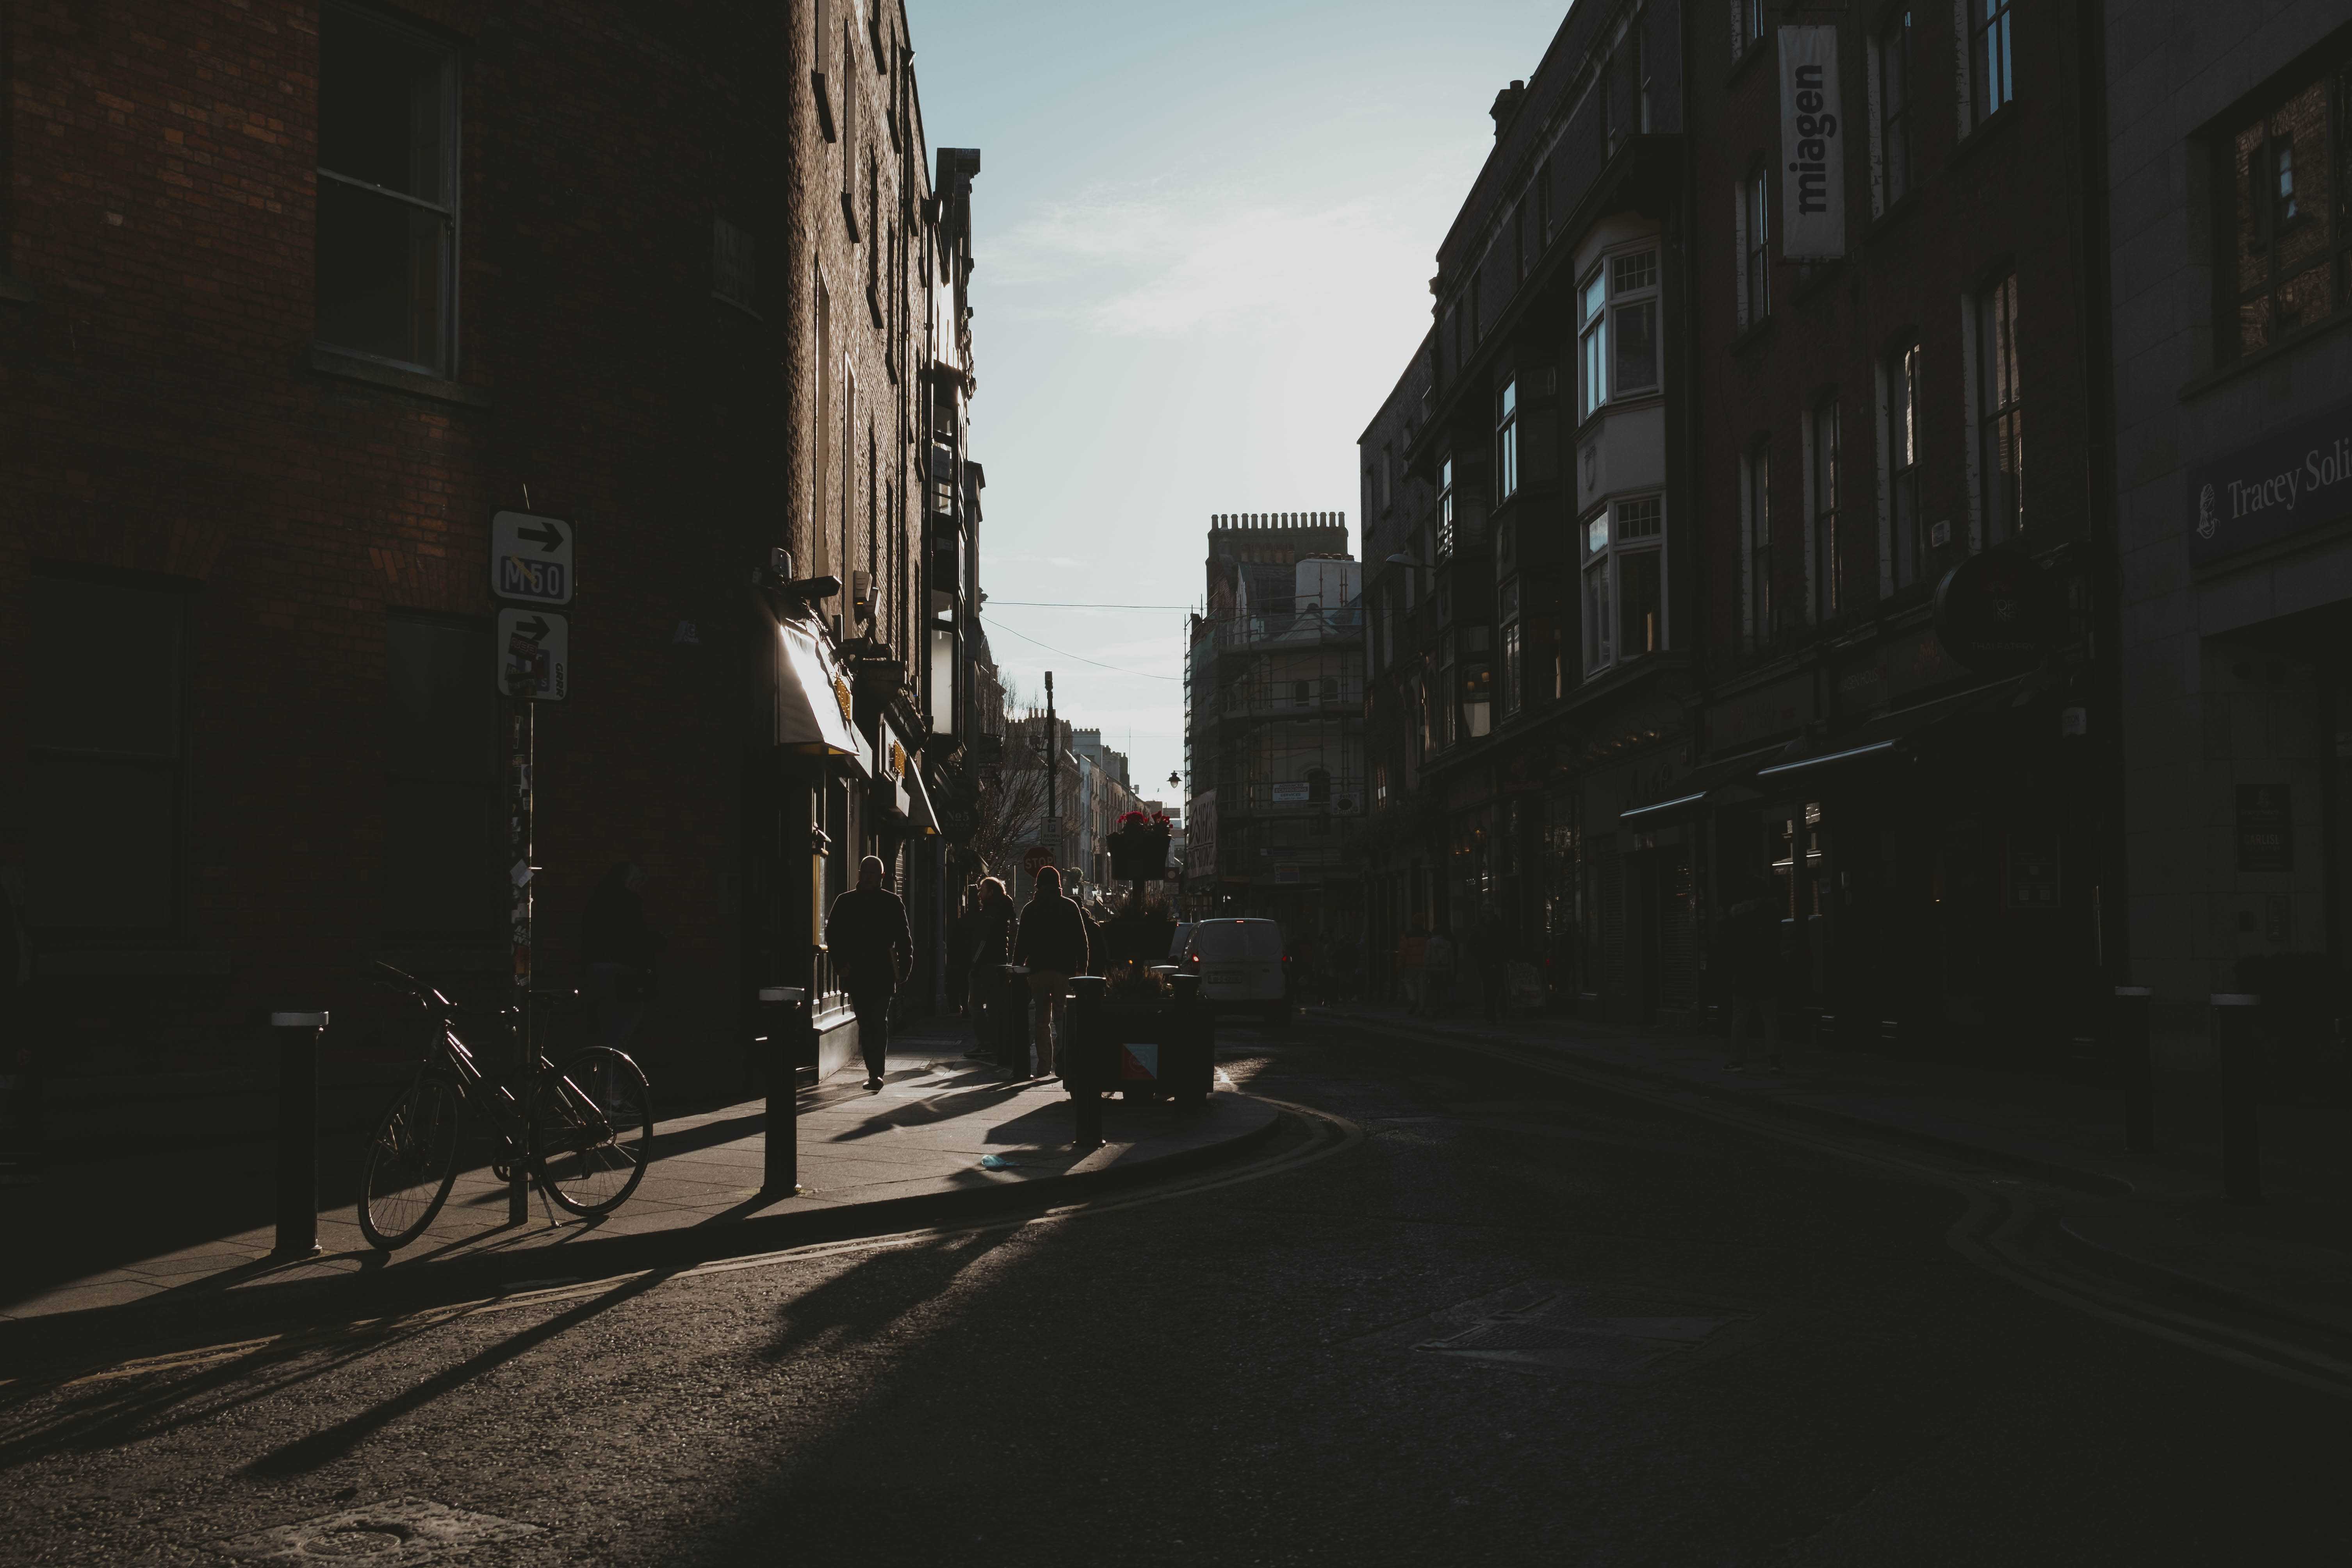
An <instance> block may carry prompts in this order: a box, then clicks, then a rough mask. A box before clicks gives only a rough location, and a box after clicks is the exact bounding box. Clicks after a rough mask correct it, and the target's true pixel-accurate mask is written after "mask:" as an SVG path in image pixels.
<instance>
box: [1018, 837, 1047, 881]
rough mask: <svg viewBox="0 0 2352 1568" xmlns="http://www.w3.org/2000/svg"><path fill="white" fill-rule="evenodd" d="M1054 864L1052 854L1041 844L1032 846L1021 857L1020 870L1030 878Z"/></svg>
mask: <svg viewBox="0 0 2352 1568" xmlns="http://www.w3.org/2000/svg"><path fill="white" fill-rule="evenodd" d="M1053 863H1054V852H1053V851H1052V850H1050V849H1048V848H1046V847H1045V846H1044V845H1043V844H1032V845H1031V846H1029V850H1028V853H1026V854H1024V855H1023V856H1022V857H1021V868H1022V869H1023V870H1024V871H1026V872H1027V873H1028V874H1029V875H1031V876H1032V877H1034V876H1035V875H1036V874H1037V873H1038V872H1040V871H1042V870H1044V869H1045V868H1046V867H1048V866H1050V865H1052V864H1053Z"/></svg>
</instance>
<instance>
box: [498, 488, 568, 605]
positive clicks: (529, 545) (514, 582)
mask: <svg viewBox="0 0 2352 1568" xmlns="http://www.w3.org/2000/svg"><path fill="white" fill-rule="evenodd" d="M490 592H491V593H493V594H495V595H498V596H499V598H501V599H521V600H525V601H527V602H529V603H530V604H534V605H568V604H570V603H571V602H572V525H571V524H570V523H568V522H565V521H562V519H561V518H553V517H533V516H532V515H531V514H530V513H529V512H527V511H502V512H500V513H499V514H498V515H497V516H496V517H494V518H492V519H490Z"/></svg>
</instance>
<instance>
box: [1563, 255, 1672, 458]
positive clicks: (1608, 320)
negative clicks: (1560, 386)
mask: <svg viewBox="0 0 2352 1568" xmlns="http://www.w3.org/2000/svg"><path fill="white" fill-rule="evenodd" d="M1577 316H1578V334H1579V335H1578V349H1579V352H1578V356H1577V357H1578V362H1579V372H1580V379H1581V381H1582V383H1583V386H1582V393H1581V397H1582V413H1583V416H1585V417H1590V416H1591V415H1592V414H1593V413H1595V412H1596V411H1597V410H1599V408H1600V407H1601V405H1603V404H1605V403H1608V402H1610V401H1612V400H1613V399H1618V398H1625V397H1634V396H1639V395H1643V394H1645V393H1652V392H1655V391H1656V390H1657V389H1658V253H1657V252H1656V251H1654V250H1643V251H1639V252H1636V253H1634V254H1633V255H1630V256H1614V257H1611V258H1608V259H1607V260H1606V261H1604V262H1602V263H1601V265H1600V266H1599V267H1596V268H1593V269H1592V272H1591V275H1590V276H1589V277H1587V278H1586V279H1585V280H1584V285H1583V287H1582V288H1581V289H1580V290H1579V291H1578V295H1577Z"/></svg>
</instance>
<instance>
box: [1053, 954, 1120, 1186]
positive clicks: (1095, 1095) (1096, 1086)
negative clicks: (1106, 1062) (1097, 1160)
mask: <svg viewBox="0 0 2352 1568" xmlns="http://www.w3.org/2000/svg"><path fill="white" fill-rule="evenodd" d="M1108 984H1109V982H1108V980H1106V979H1105V978H1104V977H1103V976H1101V975H1099V974H1078V975H1073V976H1072V977H1071V979H1070V990H1071V991H1072V992H1073V993H1074V994H1075V1000H1073V1001H1072V1002H1071V1004H1070V1012H1069V1018H1070V1027H1069V1032H1068V1035H1067V1037H1066V1038H1065V1039H1064V1040H1063V1041H1062V1047H1063V1055H1064V1057H1065V1058H1066V1059H1065V1060H1064V1061H1063V1062H1062V1064H1061V1068H1062V1081H1063V1082H1064V1083H1066V1084H1067V1085H1068V1086H1069V1089H1070V1094H1071V1097H1072V1098H1073V1099H1074V1100H1076V1102H1077V1103H1076V1114H1075V1116H1074V1117H1073V1121H1074V1123H1075V1125H1076V1138H1075V1139H1074V1142H1075V1143H1076V1147H1077V1151H1078V1152H1079V1153H1081V1154H1086V1153H1091V1152H1093V1151H1095V1150H1097V1149H1099V1148H1101V1147H1102V1146H1103V1106H1102V1086H1103V1078H1104V1074H1103V1071H1102V1058H1103V1040H1102V1034H1103V1016H1102V1010H1103V989H1104V987H1105V986H1106V985H1108Z"/></svg>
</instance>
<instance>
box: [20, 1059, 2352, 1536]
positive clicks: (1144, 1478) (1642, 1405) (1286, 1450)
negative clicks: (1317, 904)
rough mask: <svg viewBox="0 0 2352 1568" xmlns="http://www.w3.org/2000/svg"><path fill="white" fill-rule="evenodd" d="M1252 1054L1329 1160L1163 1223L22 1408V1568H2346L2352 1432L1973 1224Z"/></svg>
mask: <svg viewBox="0 0 2352 1568" xmlns="http://www.w3.org/2000/svg"><path fill="white" fill-rule="evenodd" d="M1223 1043H1224V1045H1225V1047H1226V1056H1227V1060H1226V1064H1225V1066H1226V1070H1227V1071H1228V1073H1229V1074H1231V1075H1232V1076H1233V1077H1234V1079H1236V1080H1237V1081H1239V1082H1241V1083H1243V1084H1244V1086H1245V1087H1247V1088H1249V1089H1253V1090H1254V1091H1255V1092H1258V1093H1261V1094H1265V1095H1267V1096H1270V1097H1272V1098H1274V1099H1276V1100H1283V1101H1286V1102H1289V1103H1291V1104H1294V1105H1296V1106H1298V1107H1302V1108H1307V1110H1311V1111H1313V1112H1319V1113H1321V1114H1319V1115H1302V1116H1301V1117H1300V1118H1299V1121H1298V1123H1297V1129H1296V1130H1294V1131H1287V1132H1286V1134H1285V1138H1284V1140H1283V1141H1281V1142H1277V1143H1276V1145H1274V1146H1271V1147H1267V1148H1264V1149H1261V1150H1259V1151H1257V1152H1252V1153H1250V1154H1247V1155H1244V1156H1243V1157H1242V1161H1241V1163H1236V1164H1234V1165H1231V1166H1228V1167H1225V1168H1223V1169H1222V1170H1220V1171H1218V1172H1215V1173H1211V1174H1210V1175H1209V1176H1206V1177H1198V1178H1195V1179H1194V1180H1193V1181H1192V1183H1191V1184H1189V1185H1188V1186H1187V1187H1185V1188H1184V1189H1182V1190H1180V1191H1178V1192H1175V1193H1160V1192H1154V1193H1146V1194H1121V1195H1120V1196H1119V1198H1118V1199H1117V1200H1116V1201H1114V1202H1111V1203H1108V1204H1105V1205H1098V1206H1097V1208H1095V1209H1094V1210H1092V1211H1089V1212H1085V1213H1081V1214H1076V1215H1066V1216H1057V1217H1053V1218H1048V1219H1044V1220H1038V1221H1033V1222H1030V1223H1027V1224H1020V1225H997V1226H992V1227H986V1228H975V1229H968V1230H961V1231H955V1232H947V1233H940V1234H933V1235H925V1236H920V1237H906V1238H897V1239H896V1240H894V1241H892V1242H889V1243H887V1244H877V1243H866V1244H852V1245H848V1246H842V1247H827V1248H816V1249H809V1250H807V1251H804V1252H802V1253H797V1254H790V1255H782V1256H779V1257H775V1258H765V1259H757V1260H737V1261H736V1262H735V1263H734V1264H731V1265H727V1266H720V1267H706V1268H701V1269H695V1270H688V1271H684V1272H680V1273H677V1274H671V1275H662V1276H638V1277H633V1278H630V1279H619V1280H597V1281H586V1282H583V1283H580V1284H576V1285H571V1286H566V1287H561V1288H552V1289H546V1290H543V1291H541V1292H539V1293H537V1294H534V1295H527V1296H523V1297H520V1298H509V1299H507V1300H503V1301H500V1302H497V1303H489V1304H476V1305H473V1306H470V1307H467V1306H453V1307H452V1308H451V1309H450V1310H445V1311H438V1312H427V1313H421V1314H417V1315H415V1316H414V1317H412V1318H410V1319H407V1320H404V1321H400V1322H396V1323H392V1324H387V1325H378V1326H373V1327H360V1328H351V1327H340V1328H339V1327H336V1326H332V1325H320V1326H318V1327H317V1328H316V1329H315V1330H314V1331H310V1332H302V1333H295V1334H292V1335H289V1336H287V1337H285V1338H281V1339H278V1340H274V1341H270V1342H266V1343H262V1344H257V1345H249V1346H245V1347H236V1346H196V1345H191V1346H183V1347H177V1351H178V1352H179V1353H176V1354H174V1355H173V1356H171V1357H169V1358H166V1359H164V1360H162V1361H159V1362H152V1363H147V1364H145V1365H143V1366H113V1367H108V1368H105V1369H104V1370H102V1371H101V1372H100V1373H99V1374H98V1375H95V1376H89V1377H85V1378H83V1379H82V1380H80V1381H77V1382H71V1383H66V1382H60V1381H59V1380H58V1377H57V1375H56V1369H55V1368H48V1369H39V1368H0V1373H14V1374H16V1381H15V1382H14V1383H11V1384H6V1385H5V1386H0V1527H5V1528H0V1562H5V1563H106V1564H115V1563H227V1562H230V1561H232V1559H231V1558H230V1557H228V1556H225V1555H223V1554H222V1553H221V1552H219V1551H218V1550H217V1549H216V1543H219V1542H239V1543H240V1544H241V1549H242V1550H245V1551H247V1552H262V1551H266V1550H269V1549H272V1548H274V1547H278V1546H284V1547H287V1548H288V1549H289V1550H294V1551H299V1552H307V1553H308V1556H307V1557H303V1558H298V1559H290V1560H316V1559H317V1558H318V1557H320V1556H323V1555H333V1556H337V1557H340V1558H342V1559H345V1560H366V1559H370V1558H373V1559H377V1560H382V1561H403V1562H407V1561H446V1562H466V1563H481V1564H506V1563H517V1564H521V1563H532V1564H537V1563H548V1564H554V1563H563V1564H575V1563H832V1562H840V1563H957V1564H963V1563H972V1564H1003V1565H1006V1568H1013V1565H1019V1568H1029V1565H1030V1564H1034V1563H1039V1562H1046V1561H1077V1560H1084V1561H1090V1562H1097V1563H1444V1564H1462V1563H1593V1564H1684V1563H1692V1564H1742V1563H1776V1564H1777V1563H1789V1564H1804V1565H1808V1568H1811V1565H1827V1564H1872V1565H1885V1564H1913V1563H1922V1564H1927V1563H1936V1564H1940V1563H1953V1564H1982V1563H2001V1564H2011V1563H2068V1564H2086V1563H2133V1564H2148V1563H2263V1564H2270V1563H2346V1562H2352V1524H2348V1523H2347V1511H2352V1505H2347V1496H2352V1493H2347V1485H2346V1479H2345V1478H2346V1477H2347V1474H2352V1464H2347V1460H2352V1436H2347V1432H2348V1431H2352V1423H2347V1420H2346V1415H2347V1403H2346V1402H2345V1401H2344V1400H2343V1399H2342V1398H2340V1397H2338V1396H2336V1395H2335V1394H2329V1393H2326V1392H2324V1391H2319V1390H2315V1389H2311V1388H2305V1387H2300V1386H2296V1385H2294V1384H2290V1383H2287V1382H2284V1381H2281V1380H2278V1379H2275V1378H2271V1377H2266V1376H2263V1375H2262V1374H2260V1373H2256V1372H2252V1371H2249V1370H2246V1369H2245V1368H2243V1367H2241V1366H2237V1365H2232V1364H2230V1363H2227V1362H2225V1361H2222V1360H2219V1359H2216V1358H2214V1357H2212V1356H2209V1355H2205V1354H2200V1353H2199V1352H2197V1351H2196V1350H2194V1349H2191V1348H2186V1347H2183V1346H2181V1345H2178V1344H2173V1343H2168V1342H2164V1341H2161V1340H2159V1339H2157V1338H2154V1337H2151V1336H2149V1335H2147V1334H2145V1333H2141V1332H2137V1331H2134V1330H2132V1329H2130V1328H2128V1327H2125V1326H2119V1325H2118V1324H2116V1322H2113V1321H2106V1320H2105V1319H2102V1318H2100V1317H2097V1316H2094V1315H2090V1314H2088V1313H2085V1312H2083V1311H2079V1310H2073V1309H2071V1308H2070V1307H2069V1306H2068V1305H2066V1304H2065V1303H2064V1302H2063V1301H2059V1300H2050V1299H2046V1298H2045V1297H2043V1296H2042V1295H2037V1294H2035V1293H2033V1292H2032V1291H2030V1290H2027V1289H2021V1288H2020V1287H2019V1286H2018V1285H2017V1284H2016V1283H2014V1282H2013V1281H2011V1279H2004V1278H2001V1277H2000V1276H1999V1275H1997V1274H1996V1273H1993V1272H1990V1271H1988V1270H1987V1269H1986V1268H1980V1267H1979V1266H1977V1265H1976V1264H1975V1263H1972V1262H1971V1261H1969V1258H1966V1257H1964V1256H1963V1255H1962V1253H1961V1252H1960V1251H1959V1250H1957V1249H1956V1248H1955V1247H1954V1246H1953V1245H1952V1244H1951V1242H1950V1241H1949V1240H1948V1235H1947V1233H1948V1231H1950V1230H1951V1229H1952V1228H1953V1226H1954V1225H1955V1222H1956V1220H1957V1219H1958V1217H1959V1216H1960V1213H1961V1210H1962V1208H1963V1207H1964V1205H1963V1203H1962V1200H1961V1199H1960V1198H1959V1197H1958V1196H1956V1195H1955V1194H1953V1192H1952V1191H1950V1190H1949V1189H1948V1188H1946V1187H1942V1186H1938V1185H1937V1184H1934V1183H1932V1182H1925V1181H1920V1180H1916V1179H1911V1178H1908V1177H1905V1176H1903V1175H1901V1174H1900V1173H1892V1172H1890V1171H1889V1170H1887V1169H1886V1168H1885V1167H1883V1166H1877V1167H1874V1166H1871V1165H1867V1164H1857V1163H1853V1162H1851V1161H1848V1160H1845V1159H1843V1158H1841V1157H1839V1156H1838V1155H1837V1154H1835V1153H1833V1152H1827V1151H1824V1150H1822V1149H1821V1148H1818V1147H1808V1146H1806V1145H1805V1144H1803V1143H1802V1142H1788V1141H1784V1140H1780V1139H1775V1138H1771V1137H1767V1136H1761V1135H1759V1134H1758V1133H1756V1132H1754V1131H1748V1130H1744V1129H1741V1128H1738V1127H1736V1126H1727V1125H1724V1124H1723V1123H1721V1122H1720V1121H1714V1120H1709V1119H1707V1118H1706V1117H1702V1116H1693V1115H1688V1114H1685V1113H1683V1112H1681V1111H1678V1110H1674V1109H1672V1108H1664V1107H1660V1106H1657V1105H1654V1104H1651V1103H1647V1102H1644V1101H1641V1100H1629V1099H1626V1098H1622V1097H1618V1096H1614V1095H1611V1094H1608V1093H1606V1092H1603V1091H1599V1090H1595V1089H1590V1088H1583V1087H1579V1086H1577V1085H1573V1084H1568V1083H1563V1082H1560V1081H1559V1080H1556V1079H1546V1078H1542V1077H1538V1076H1536V1075H1534V1074H1532V1073H1521V1072H1518V1071H1517V1069H1512V1068H1498V1067H1494V1066H1491V1065H1484V1064H1480V1063H1478V1062H1476V1061H1475V1060H1474V1059H1472V1058H1463V1057H1443V1056H1438V1055H1433V1054H1431V1053H1428V1052H1424V1051H1419V1050H1409V1049H1405V1048H1402V1047H1391V1046H1386V1045H1376V1044H1372V1043H1369V1042H1365V1041H1362V1040H1359V1039H1351V1038H1348V1037H1338V1036H1334V1037H1321V1036H1316V1035H1312V1034H1303V1035H1299V1036H1295V1037H1278V1036H1272V1035H1258V1034H1255V1033H1252V1032H1249V1031H1244V1030H1240V1029H1229V1030H1228V1031H1226V1034H1225V1037H1224V1042H1223ZM104 1361H105V1358H104V1357H103V1356H100V1357H98V1358H97V1359H96V1360H94V1361H91V1362H89V1363H87V1364H85V1365H84V1366H83V1368H82V1369H81V1370H83V1371H85V1372H87V1371H88V1370H89V1367H90V1366H103V1363H104ZM403 1500H406V1501H403ZM436 1505H437V1506H436ZM448 1510H457V1511H454V1512H453V1511H448ZM301 1521H324V1522H310V1523H306V1524H304V1525H303V1530H302V1531H292V1532H287V1533H283V1534H279V1535H276V1536H265V1537H257V1536H256V1535H255V1534H254V1532H257V1531H268V1530H270V1529H272V1528H274V1527H278V1526H285V1525H289V1524H295V1523H299V1522H301ZM520 1526H530V1527H535V1528H534V1529H533V1530H532V1531H530V1532H529V1533H519V1532H518V1527H520ZM305 1532H307V1533H305ZM304 1541H307V1542H308V1544H307V1546H306V1545H302V1544H300V1543H299V1542H304Z"/></svg>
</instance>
